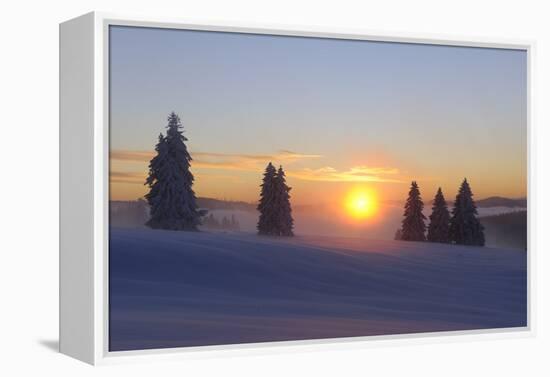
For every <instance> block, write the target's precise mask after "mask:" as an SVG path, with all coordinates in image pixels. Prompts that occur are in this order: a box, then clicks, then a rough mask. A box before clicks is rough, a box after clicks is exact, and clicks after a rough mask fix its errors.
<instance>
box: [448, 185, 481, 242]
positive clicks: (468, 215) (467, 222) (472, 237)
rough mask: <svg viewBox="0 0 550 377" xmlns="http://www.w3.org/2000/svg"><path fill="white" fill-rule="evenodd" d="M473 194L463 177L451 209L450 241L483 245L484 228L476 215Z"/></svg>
mask: <svg viewBox="0 0 550 377" xmlns="http://www.w3.org/2000/svg"><path fill="white" fill-rule="evenodd" d="M473 196H474V194H473V193H472V190H471V189H470V184H469V183H468V181H467V180H466V178H464V181H462V184H461V185H460V188H459V190H458V194H457V195H456V199H455V203H454V207H453V211H452V217H451V226H450V229H449V233H450V238H451V241H452V242H454V243H456V244H460V245H475V246H484V245H485V234H484V232H483V230H484V229H483V225H482V224H481V222H480V221H479V219H478V217H477V207H476V204H475V202H474V199H473Z"/></svg>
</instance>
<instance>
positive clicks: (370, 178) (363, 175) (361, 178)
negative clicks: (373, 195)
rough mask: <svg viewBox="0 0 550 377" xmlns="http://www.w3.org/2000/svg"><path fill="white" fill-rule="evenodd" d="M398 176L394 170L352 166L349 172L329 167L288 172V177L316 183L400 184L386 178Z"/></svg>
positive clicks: (393, 179)
mask: <svg viewBox="0 0 550 377" xmlns="http://www.w3.org/2000/svg"><path fill="white" fill-rule="evenodd" d="M397 174H399V170H398V169H396V168H385V167H367V166H354V167H352V168H350V169H349V170H345V171H338V170H337V169H335V168H332V167H330V166H325V167H322V168H319V169H309V168H306V169H301V170H294V171H293V170H290V171H288V172H287V175H288V176H291V177H294V178H298V179H302V180H305V181H318V182H385V183H401V182H402V181H401V180H399V179H396V178H391V177H388V176H395V175H397Z"/></svg>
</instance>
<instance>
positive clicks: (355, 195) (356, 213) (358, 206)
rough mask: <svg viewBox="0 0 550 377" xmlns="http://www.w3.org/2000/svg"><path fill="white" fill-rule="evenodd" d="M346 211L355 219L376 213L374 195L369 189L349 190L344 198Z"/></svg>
mask: <svg viewBox="0 0 550 377" xmlns="http://www.w3.org/2000/svg"><path fill="white" fill-rule="evenodd" d="M345 207H346V211H347V213H348V214H349V215H350V216H352V217H353V218H356V219H365V218H368V217H372V216H373V215H375V214H376V210H377V207H378V206H377V200H376V196H375V195H374V194H373V193H372V192H371V191H369V190H367V189H364V188H361V189H354V190H352V191H350V192H349V193H348V194H347V196H346V199H345Z"/></svg>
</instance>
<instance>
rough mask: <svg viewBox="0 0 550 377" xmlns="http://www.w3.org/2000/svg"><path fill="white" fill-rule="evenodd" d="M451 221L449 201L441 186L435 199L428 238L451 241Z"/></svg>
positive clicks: (433, 240) (429, 239)
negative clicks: (448, 207) (447, 201)
mask: <svg viewBox="0 0 550 377" xmlns="http://www.w3.org/2000/svg"><path fill="white" fill-rule="evenodd" d="M450 221H451V215H450V214H449V210H448V209H447V203H446V202H445V197H444V196H443V192H442V191H441V187H440V188H439V189H438V190H437V194H435V199H434V203H433V207H432V214H431V215H430V225H428V236H427V239H428V241H430V242H441V243H449V242H450V241H451V240H450V237H449V225H450Z"/></svg>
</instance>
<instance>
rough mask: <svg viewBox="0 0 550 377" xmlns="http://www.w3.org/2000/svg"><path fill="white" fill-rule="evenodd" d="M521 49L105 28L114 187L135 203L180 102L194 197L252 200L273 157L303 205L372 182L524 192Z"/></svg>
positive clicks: (382, 193) (479, 194)
mask: <svg viewBox="0 0 550 377" xmlns="http://www.w3.org/2000/svg"><path fill="white" fill-rule="evenodd" d="M526 59H527V57H526V53H525V51H520V50H508V49H488V48H467V47H452V46H435V45H422V44H403V43H388V42H372V41H353V40H337V39H323V38H305V37H283V36H269V35H254V34H240V33H221V32H206V31H190V30H172V29H155V28H137V27H122V26H121V27H119V26H115V27H113V26H111V30H110V64H109V66H110V174H111V184H110V195H111V199H112V200H135V199H137V198H139V197H142V196H143V195H144V194H145V193H146V186H144V185H143V182H144V180H145V177H146V174H147V166H148V161H149V160H150V159H151V158H152V157H153V153H154V146H155V144H156V142H157V139H158V135H159V133H161V132H162V133H164V132H165V127H166V124H167V121H166V119H167V116H168V114H169V113H170V112H171V111H174V112H176V113H177V114H178V115H179V116H180V118H181V120H182V124H183V127H184V131H185V136H186V137H187V138H188V139H189V140H188V142H187V147H188V149H189V150H190V153H191V155H192V157H193V162H192V166H191V169H192V172H193V174H194V175H195V185H194V190H195V192H196V193H197V195H198V196H202V197H212V198H218V199H227V200H243V201H247V202H255V201H257V199H258V194H259V185H260V183H261V178H262V173H263V170H264V168H265V166H266V165H267V163H268V162H270V161H271V162H273V163H274V164H275V165H277V166H279V165H282V166H283V168H284V169H285V171H286V174H287V181H288V183H289V185H290V186H292V187H293V189H292V192H291V194H292V198H293V199H292V200H293V203H294V204H296V203H298V204H317V203H330V202H334V201H339V200H341V198H343V197H344V196H345V195H346V193H347V192H349V191H350V190H356V189H358V188H366V189H368V190H370V191H372V192H374V193H375V194H374V195H375V196H376V197H378V198H379V200H404V199H405V198H406V195H407V192H408V189H409V186H410V182H411V181H412V180H416V181H418V183H419V186H420V190H421V193H422V195H423V197H424V198H425V199H431V198H432V197H433V196H434V195H435V192H436V190H437V187H440V186H441V187H442V189H443V192H444V194H445V195H446V197H447V199H448V200H452V199H453V198H454V196H455V195H456V192H457V190H458V186H459V184H460V183H461V181H462V180H463V178H464V177H467V178H468V180H469V182H470V184H471V186H472V189H473V192H474V194H475V197H476V198H484V197H488V196H497V195H498V196H506V197H525V196H526V191H527V183H526V179H527V178H526V176H527V107H526V104H527V83H526V78H527V60H526Z"/></svg>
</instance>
